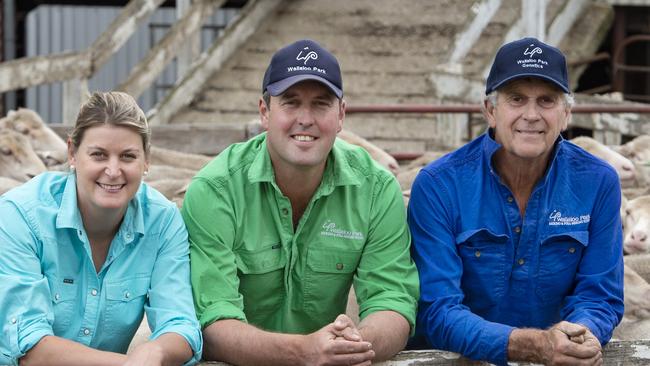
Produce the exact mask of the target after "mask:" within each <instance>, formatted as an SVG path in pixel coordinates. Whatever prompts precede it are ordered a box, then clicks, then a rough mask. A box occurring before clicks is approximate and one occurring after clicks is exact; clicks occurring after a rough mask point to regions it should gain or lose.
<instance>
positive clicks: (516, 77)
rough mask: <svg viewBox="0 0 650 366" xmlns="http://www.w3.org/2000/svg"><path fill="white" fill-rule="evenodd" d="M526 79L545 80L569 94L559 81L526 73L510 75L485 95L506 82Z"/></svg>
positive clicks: (486, 92) (569, 91)
mask: <svg viewBox="0 0 650 366" xmlns="http://www.w3.org/2000/svg"><path fill="white" fill-rule="evenodd" d="M526 77H533V78H538V79H543V80H546V81H550V82H551V83H553V84H555V86H557V87H558V88H560V90H562V91H564V92H565V93H568V94H570V93H571V90H569V89H567V88H566V87H565V86H564V85H562V83H560V82H559V81H557V80H555V79H553V78H552V77H549V76H546V75H541V74H536V73H534V72H527V73H523V74H517V75H512V76H510V77H508V78H506V79H503V80H501V81H500V82H498V83H497V84H496V85H494V86H493V87H492V89H491V90H486V91H485V94H490V93H491V92H493V91H495V90H497V89H499V88H500V87H501V86H503V84H505V83H507V82H510V81H513V80H516V79H521V78H526Z"/></svg>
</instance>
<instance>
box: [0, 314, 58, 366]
mask: <svg viewBox="0 0 650 366" xmlns="http://www.w3.org/2000/svg"><path fill="white" fill-rule="evenodd" d="M10 321H11V322H12V323H13V321H14V319H13V318H12V319H10ZM11 333H13V334H11ZM48 335H54V332H53V331H52V326H51V325H50V323H49V322H48V321H47V319H46V318H45V317H43V318H42V319H39V320H35V321H32V322H29V323H27V324H23V323H22V322H21V320H20V319H16V322H15V324H12V326H11V327H9V334H8V336H9V347H10V352H11V357H13V358H14V359H15V360H16V361H17V360H18V359H19V358H20V357H23V356H24V355H25V354H26V353H27V352H28V351H29V350H30V349H32V348H33V347H34V346H35V345H36V344H37V343H38V342H39V341H40V340H41V338H43V337H45V336H48Z"/></svg>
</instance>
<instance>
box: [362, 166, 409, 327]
mask: <svg viewBox="0 0 650 366" xmlns="http://www.w3.org/2000/svg"><path fill="white" fill-rule="evenodd" d="M372 202H374V204H373V206H372V209H371V210H372V214H371V222H370V229H369V231H368V239H367V243H366V245H365V247H364V250H363V255H362V256H361V262H360V263H359V266H358V268H357V274H356V275H355V277H354V289H355V292H356V295H357V298H358V302H359V314H360V318H361V319H363V318H365V317H366V316H368V315H369V314H372V313H374V312H377V311H381V310H392V311H395V312H397V313H399V314H401V315H402V316H404V318H405V319H406V320H407V321H408V322H409V324H410V326H411V331H412V332H413V331H414V330H415V314H416V307H417V299H418V296H419V282H418V276H417V269H416V268H415V264H414V263H413V261H412V260H411V255H410V239H411V238H410V235H409V231H408V226H407V225H406V212H405V209H404V201H403V198H402V194H401V192H400V190H399V186H398V185H397V182H396V181H395V180H394V178H392V177H389V178H388V179H386V181H385V182H384V183H383V184H381V185H378V189H376V192H374V196H373V200H372Z"/></svg>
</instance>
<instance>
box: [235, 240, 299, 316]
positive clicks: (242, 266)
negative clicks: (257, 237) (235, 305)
mask: <svg viewBox="0 0 650 366" xmlns="http://www.w3.org/2000/svg"><path fill="white" fill-rule="evenodd" d="M235 262H236V264H237V272H238V277H239V293H240V294H241V295H242V296H243V298H244V311H245V312H246V317H247V319H248V321H249V322H251V323H253V324H260V322H264V320H263V319H266V315H267V314H268V312H269V311H272V310H277V309H278V308H279V307H280V305H281V304H282V300H283V299H284V293H285V289H284V267H285V265H286V263H287V261H286V258H285V255H284V251H283V250H282V247H281V246H280V245H277V244H276V245H271V246H266V247H265V248H262V249H259V250H255V251H250V250H241V251H236V252H235ZM260 311H262V312H263V314H262V313H260Z"/></svg>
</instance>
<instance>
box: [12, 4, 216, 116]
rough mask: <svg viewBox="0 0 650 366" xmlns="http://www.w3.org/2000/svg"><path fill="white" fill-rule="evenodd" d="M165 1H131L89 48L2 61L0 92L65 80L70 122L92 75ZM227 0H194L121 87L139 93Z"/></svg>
mask: <svg viewBox="0 0 650 366" xmlns="http://www.w3.org/2000/svg"><path fill="white" fill-rule="evenodd" d="M163 3H164V0H131V1H129V3H128V4H127V5H126V6H125V7H124V8H123V9H122V11H121V12H120V14H119V15H118V16H117V18H115V20H113V22H112V23H111V24H110V25H109V27H108V28H107V29H106V30H105V31H104V32H103V33H102V34H101V35H100V36H99V37H98V38H97V39H96V40H95V42H93V44H92V45H91V46H90V47H88V48H87V49H86V50H83V51H79V52H63V53H57V54H52V55H48V56H36V57H25V58H20V59H16V60H11V61H7V62H3V63H0V93H2V92H6V91H10V90H16V89H23V88H28V87H32V86H36V85H40V84H47V83H53V82H64V85H63V91H64V95H63V116H62V118H63V123H64V124H66V123H72V122H73V121H74V119H75V118H76V114H77V113H78V111H79V106H80V104H81V103H83V101H84V100H85V98H86V96H87V94H88V87H87V85H88V79H89V78H91V77H92V76H93V75H94V74H95V73H96V72H97V71H98V70H99V69H100V68H101V67H102V66H103V65H104V64H105V63H106V62H107V61H108V60H110V59H111V57H113V55H115V53H117V51H119V49H120V48H121V47H122V46H123V45H124V44H125V43H126V42H127V41H128V40H129V38H130V37H131V36H132V35H133V33H135V31H136V29H137V27H138V25H139V24H140V23H142V22H143V21H145V20H146V19H148V17H149V16H150V15H151V14H152V13H153V12H154V11H155V10H156V9H157V8H158V7H160V6H161V5H162V4H163ZM224 3H225V0H194V1H193V3H192V5H191V7H190V8H189V9H188V10H187V11H186V12H185V14H184V15H183V17H182V18H181V19H180V20H179V21H178V22H177V23H176V24H175V25H174V26H173V27H172V28H171V29H170V30H169V31H168V32H167V33H166V35H165V37H164V38H163V39H162V40H161V41H160V42H158V43H157V44H156V46H154V48H153V49H152V50H151V51H150V52H149V53H148V54H147V56H146V57H145V58H144V59H143V60H142V61H141V62H140V63H139V64H138V65H137V66H136V68H135V69H134V70H133V71H132V72H131V74H130V75H129V76H128V78H127V79H126V80H125V81H124V82H123V83H121V84H120V85H119V86H118V88H117V89H118V90H124V91H126V92H129V93H131V94H133V95H134V96H136V97H137V96H139V95H140V94H141V93H142V92H143V91H144V90H146V89H147V88H149V86H151V84H152V83H153V82H154V80H155V79H156V78H157V77H158V76H159V75H160V73H162V71H163V70H164V69H165V67H166V66H167V65H168V64H169V62H171V60H172V59H173V58H174V57H176V56H177V54H178V52H180V51H181V50H182V49H183V47H180V45H181V44H182V43H183V42H184V41H187V39H189V38H192V37H194V36H195V35H196V34H197V33H198V32H199V30H200V28H201V25H202V24H203V22H204V21H205V19H206V18H207V17H208V16H209V15H210V14H211V13H212V12H213V11H214V9H216V8H219V7H221V6H222V5H223V4H224Z"/></svg>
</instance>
